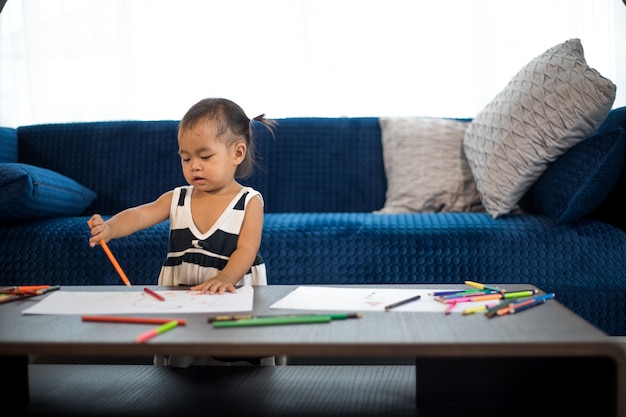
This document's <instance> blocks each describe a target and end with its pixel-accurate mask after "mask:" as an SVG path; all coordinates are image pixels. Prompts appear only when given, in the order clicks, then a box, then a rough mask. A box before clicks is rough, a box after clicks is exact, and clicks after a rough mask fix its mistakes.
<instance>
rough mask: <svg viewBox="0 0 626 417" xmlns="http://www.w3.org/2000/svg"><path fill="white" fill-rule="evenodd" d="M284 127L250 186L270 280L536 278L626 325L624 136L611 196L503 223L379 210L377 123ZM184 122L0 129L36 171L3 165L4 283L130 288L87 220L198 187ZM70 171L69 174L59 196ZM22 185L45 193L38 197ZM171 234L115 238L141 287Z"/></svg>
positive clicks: (8, 159)
mask: <svg viewBox="0 0 626 417" xmlns="http://www.w3.org/2000/svg"><path fill="white" fill-rule="evenodd" d="M625 113H626V109H624V108H620V109H614V110H613V111H612V112H611V113H610V114H609V117H608V118H607V120H606V121H605V123H604V124H603V125H602V127H601V128H600V129H599V131H608V130H614V129H616V128H620V127H621V128H626V117H625ZM277 122H278V127H277V128H276V137H275V138H272V137H271V135H269V134H268V133H264V132H262V131H260V132H259V138H258V141H257V151H258V154H259V156H260V161H261V168H260V169H259V170H257V172H256V173H255V174H254V175H253V176H252V177H251V178H249V179H247V180H245V181H243V182H244V183H245V184H248V185H251V186H253V187H255V188H257V189H258V190H260V191H261V193H262V194H263V196H264V200H265V209H266V217H265V225H264V236H263V240H262V246H261V252H262V255H263V257H264V258H265V261H266V264H267V270H268V279H269V283H270V284H297V285H313V284H323V285H332V284H381V283H382V284H385V283H389V284H409V283H424V284H432V285H433V287H436V286H437V285H438V284H462V283H463V281H464V280H474V281H479V282H483V283H488V284H501V285H503V286H505V287H506V285H507V284H532V285H536V286H538V287H539V288H541V289H543V290H545V291H547V292H554V293H555V294H556V298H557V299H558V301H559V302H561V303H562V304H564V305H566V306H567V307H568V308H570V309H572V310H573V311H574V312H576V313H577V314H579V315H581V316H582V317H584V318H585V319H587V320H588V321H589V322H591V323H592V324H594V325H595V326H597V327H598V328H600V329H601V330H603V331H605V332H606V333H608V334H610V335H622V336H623V335H626V222H625V221H624V213H626V211H625V210H624V209H625V208H626V204H625V197H624V196H625V195H626V184H625V181H626V170H624V169H623V160H624V147H623V146H622V147H621V148H619V149H620V151H619V152H621V154H618V155H617V156H616V157H615V155H613V156H614V158H613V160H617V161H618V162H619V161H621V163H620V164H618V165H619V169H621V174H620V177H619V180H618V182H617V183H616V184H615V186H614V187H613V188H612V190H611V191H610V194H609V195H608V196H606V198H604V199H603V200H602V201H601V202H600V204H598V205H597V207H596V208H594V210H593V211H592V212H590V213H588V214H586V215H585V216H583V217H581V218H579V219H576V220H574V221H571V222H568V223H565V224H556V223H555V222H554V220H553V219H552V218H551V217H550V216H548V215H546V214H542V213H541V210H539V211H537V210H535V211H533V209H532V208H531V209H526V210H524V211H521V210H520V211H518V212H516V213H515V214H510V215H506V216H502V217H498V218H492V216H490V215H489V214H488V213H486V212H485V211H472V212H419V213H399V214H379V213H374V212H375V211H377V210H379V209H381V207H383V206H384V204H385V199H386V192H387V177H386V172H385V166H384V162H383V147H382V144H381V127H380V123H379V119H377V118H374V117H365V118H285V119H278V120H277ZM176 128H177V121H174V120H171V121H169V120H166V121H109V122H90V123H61V124H48V125H32V126H23V127H19V128H17V129H12V128H2V129H0V168H1V167H2V166H4V167H7V168H11V170H10V171H11V172H13V171H15V170H16V169H17V170H18V171H19V170H20V169H22V168H23V169H25V170H26V171H27V174H28V175H26V176H27V177H28V178H30V180H29V181H26V182H24V183H23V184H22V185H20V186H19V187H14V189H13V190H9V191H7V190H8V189H9V186H8V185H7V184H6V183H8V182H10V181H8V180H7V179H6V178H8V174H3V175H4V176H5V178H4V179H3V182H4V183H5V184H3V185H2V188H4V190H5V191H3V194H4V197H0V198H1V199H2V200H3V201H4V202H3V203H2V205H3V207H2V213H0V215H1V217H2V219H0V220H2V224H1V225H0V265H2V274H0V285H18V284H21V285H28V284H31V285H33V284H42V283H49V284H60V285H122V283H121V280H120V278H119V277H118V275H117V274H116V271H115V270H114V268H113V267H112V265H111V264H110V263H109V261H108V259H107V258H106V256H105V254H104V253H103V251H102V250H100V248H98V247H96V248H93V249H92V248H90V247H89V245H88V243H87V240H88V237H89V227H88V225H87V223H86V222H87V219H88V218H89V216H90V215H91V214H92V213H101V214H103V215H105V216H107V215H111V214H114V213H116V212H118V211H120V210H122V209H125V208H127V207H130V206H134V205H137V204H141V203H145V202H147V201H151V200H153V199H154V198H156V197H157V196H159V195H160V194H161V193H163V192H164V191H166V190H169V189H171V188H173V187H175V186H177V185H181V184H184V179H183V177H182V175H181V170H180V166H179V165H180V161H179V157H178V155H177V143H176ZM622 141H623V137H622ZM566 155H567V154H566ZM59 174H60V175H59ZM57 176H58V177H61V178H62V179H63V180H66V181H69V183H68V184H65V183H63V184H62V186H60V187H57V189H56V190H55V189H54V186H51V188H52V191H50V190H46V189H45V186H46V185H48V183H54V182H55V181H58V180H59V178H57ZM16 177H20V176H19V175H16ZM22 180H24V179H23V178H21V179H20V178H17V179H15V181H22ZM74 182H75V183H74ZM59 188H61V189H62V190H61V191H62V192H65V193H66V194H61V195H58V194H55V192H56V191H59V190H58V189H59ZM23 190H28V192H30V193H31V195H30V197H32V196H33V195H34V194H36V193H39V194H40V195H39V197H42V198H43V199H44V200H38V201H37V200H36V201H34V202H31V203H29V202H28V201H26V200H27V197H24V196H23V195H21V194H20V192H21V191H23ZM46 192H48V194H46V195H44V194H45V193H46ZM46 198H47V200H45V199H46ZM20 201H23V204H17V203H18V202H20ZM42 201H47V202H44V203H42ZM615 213H617V214H615ZM167 236H168V223H167V222H165V223H162V224H159V225H157V226H155V227H153V228H150V229H148V230H144V231H141V232H138V233H136V234H134V235H132V236H130V237H127V238H122V239H118V240H114V241H111V242H110V243H109V247H110V248H111V250H112V251H113V253H114V254H115V255H116V257H117V259H118V261H119V263H120V264H121V266H122V268H123V269H124V270H125V272H126V274H127V276H128V277H129V279H130V281H131V282H132V283H133V284H136V285H149V284H150V285H155V284H156V281H157V276H158V274H159V269H160V267H161V263H162V261H163V260H164V258H165V255H166V250H167Z"/></svg>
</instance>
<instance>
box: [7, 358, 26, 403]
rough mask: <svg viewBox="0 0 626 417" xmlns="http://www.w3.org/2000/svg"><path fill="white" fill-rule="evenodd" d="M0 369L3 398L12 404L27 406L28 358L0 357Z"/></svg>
mask: <svg viewBox="0 0 626 417" xmlns="http://www.w3.org/2000/svg"><path fill="white" fill-rule="evenodd" d="M0 369H2V380H3V381H4V382H7V383H8V384H4V388H3V390H2V391H3V397H4V398H6V399H7V400H10V401H11V402H12V403H14V404H27V403H28V401H29V399H30V395H29V389H28V356H1V355H0Z"/></svg>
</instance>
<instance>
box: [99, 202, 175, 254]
mask: <svg viewBox="0 0 626 417" xmlns="http://www.w3.org/2000/svg"><path fill="white" fill-rule="evenodd" d="M172 194H173V191H168V192H166V193H164V194H163V195H161V196H160V197H159V198H158V199H157V200H155V201H153V202H151V203H146V204H143V205H141V206H137V207H131V208H129V209H126V210H123V211H121V212H119V213H118V214H116V215H115V216H113V217H111V218H110V219H109V220H107V221H106V222H105V221H103V220H102V217H101V216H100V215H99V214H94V215H93V216H92V217H91V219H89V225H90V226H91V238H90V239H89V245H90V246H91V247H94V246H96V244H97V243H98V242H99V241H101V240H104V241H105V242H108V241H109V240H111V239H117V238H120V237H124V236H128V235H131V234H133V233H135V232H137V231H138V230H142V229H147V228H148V227H150V226H154V225H155V224H157V223H160V222H162V221H164V220H167V219H168V218H169V215H170V204H171V201H172Z"/></svg>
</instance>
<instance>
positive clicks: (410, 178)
mask: <svg viewBox="0 0 626 417" xmlns="http://www.w3.org/2000/svg"><path fill="white" fill-rule="evenodd" d="M379 122H380V127H381V136H382V143H383V160H384V164H385V173H386V175H387V194H386V200H385V205H384V207H383V208H382V209H381V210H378V211H377V213H409V212H446V211H450V212H452V211H457V212H458V211H477V210H482V205H481V203H480V196H479V195H478V191H477V190H476V184H475V182H474V177H473V176H472V172H471V171H470V168H469V165H468V164H467V160H466V159H465V155H464V154H463V134H464V133H465V129H467V126H468V124H469V122H468V121H463V120H455V119H438V118H420V117H387V118H380V120H379Z"/></svg>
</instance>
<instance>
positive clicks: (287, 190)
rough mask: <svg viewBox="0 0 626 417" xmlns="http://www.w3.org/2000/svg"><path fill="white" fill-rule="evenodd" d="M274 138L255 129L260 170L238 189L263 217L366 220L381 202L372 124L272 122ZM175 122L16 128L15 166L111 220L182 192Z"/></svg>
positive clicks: (381, 176)
mask: <svg viewBox="0 0 626 417" xmlns="http://www.w3.org/2000/svg"><path fill="white" fill-rule="evenodd" d="M276 121H277V123H278V126H277V127H276V128H275V138H274V137H272V135H271V134H269V132H267V130H266V129H265V128H264V127H262V126H261V125H259V124H258V123H255V126H254V131H255V132H257V133H258V134H257V136H258V137H257V141H256V145H257V155H258V157H259V162H260V166H259V168H258V169H257V170H256V172H255V173H254V174H253V175H252V176H251V177H250V178H248V179H245V180H242V181H241V182H242V183H244V184H245V185H250V186H252V187H254V188H256V189H258V190H259V191H260V192H261V193H262V194H263V197H264V200H265V211H266V212H268V213H272V212H367V211H372V210H376V209H379V208H381V207H382V206H383V204H384V202H385V192H386V188H387V182H386V177H385V171H384V166H383V158H382V144H381V136H380V135H381V134H380V127H379V124H378V119H377V118H373V117H372V118H323V119H321V118H288V119H277V120H276ZM177 126H178V121H112V122H91V123H62V124H47V125H32V126H23V127H19V128H18V129H17V134H18V137H19V143H18V159H19V162H21V163H25V164H31V165H36V166H39V167H42V168H47V169H51V170H53V171H56V172H58V173H60V174H63V175H66V176H68V177H70V178H72V179H74V180H76V181H78V182H79V183H81V184H83V185H85V186H86V187H88V188H90V189H91V190H93V191H95V192H96V193H97V194H98V197H97V199H96V200H95V201H94V203H93V204H92V205H91V206H90V207H89V208H88V209H87V210H86V212H85V213H86V214H91V213H101V214H114V213H117V212H119V211H120V210H123V209H125V208H128V207H131V206H135V205H138V204H143V203H146V202H149V201H152V200H154V199H156V198H157V197H158V196H159V195H161V194H162V193H163V192H165V191H167V190H170V189H172V188H174V187H176V186H178V185H183V184H185V180H184V178H183V176H182V173H181V168H180V158H179V156H178V145H177V141H176V128H177Z"/></svg>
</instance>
